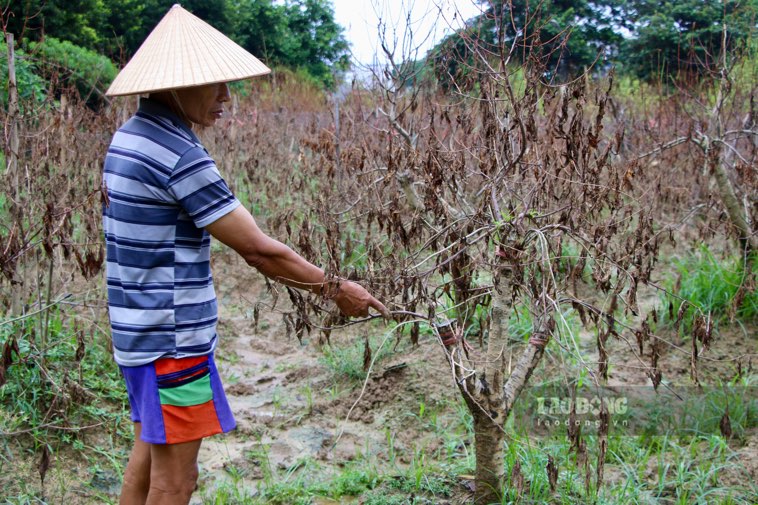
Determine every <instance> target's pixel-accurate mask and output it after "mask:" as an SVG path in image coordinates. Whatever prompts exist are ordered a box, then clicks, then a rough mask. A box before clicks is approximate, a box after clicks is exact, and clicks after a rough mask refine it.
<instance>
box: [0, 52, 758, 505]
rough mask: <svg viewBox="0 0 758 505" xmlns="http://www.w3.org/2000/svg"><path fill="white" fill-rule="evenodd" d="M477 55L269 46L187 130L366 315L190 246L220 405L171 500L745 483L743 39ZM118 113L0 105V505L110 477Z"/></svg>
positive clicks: (655, 499)
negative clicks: (376, 64) (226, 428)
mask: <svg viewBox="0 0 758 505" xmlns="http://www.w3.org/2000/svg"><path fill="white" fill-rule="evenodd" d="M479 56H481V58H479V59H477V58H475V59H474V60H472V63H471V68H470V69H469V72H467V73H466V74H465V75H460V76H455V77H456V79H455V86H454V87H452V88H449V89H447V90H444V91H443V90H442V89H441V88H440V87H437V86H435V85H434V84H430V83H429V82H428V81H424V80H421V79H416V78H415V77H416V75H415V74H414V72H417V69H414V68H405V67H403V66H402V65H400V64H398V65H396V66H395V67H394V69H393V70H392V71H390V72H387V73H386V74H383V75H377V76H376V79H374V80H371V81H370V82H365V83H362V84H361V83H354V84H353V85H352V86H346V87H344V88H343V90H342V92H340V93H332V94H330V93H325V92H323V91H319V90H316V89H314V88H313V87H311V86H310V85H308V84H304V83H302V82H300V81H299V80H298V79H297V78H296V77H295V76H294V75H292V74H290V73H287V72H284V71H279V72H275V73H274V74H273V75H272V76H270V77H266V78H261V79H259V80H257V81H255V82H253V83H248V84H246V85H244V86H240V87H239V88H238V89H237V90H236V94H235V96H234V99H233V102H232V103H231V104H230V107H229V109H230V110H229V113H228V114H227V115H226V116H225V117H224V118H223V119H222V120H221V121H220V122H219V125H217V127H216V128H214V129H213V130H206V131H202V132H201V133H200V136H201V139H202V140H203V142H204V143H205V146H206V147H207V149H208V150H209V152H210V153H211V155H212V156H213V157H214V159H215V160H216V162H217V164H218V166H219V167H220V170H221V173H222V175H223V176H224V178H225V179H226V181H227V182H228V184H229V186H230V187H231V188H232V190H233V191H234V192H235V194H236V195H237V197H238V198H239V199H240V200H241V201H242V202H243V204H244V205H246V206H247V207H248V208H249V209H250V210H251V211H252V213H253V215H254V216H256V219H257V220H258V221H259V222H260V224H261V226H262V227H263V228H264V229H265V230H266V231H267V232H268V233H269V234H271V235H272V236H274V237H276V238H278V239H279V240H282V241H284V242H286V243H287V244H288V245H290V246H291V247H293V248H294V249H295V250H297V251H298V252H300V253H301V254H302V255H304V256H305V257H306V258H307V259H308V260H310V261H312V262H313V263H315V264H317V265H321V266H322V267H324V268H325V269H326V270H327V272H328V273H329V275H333V276H338V277H344V278H349V279H354V280H356V281H358V282H360V283H362V284H364V285H365V286H366V287H368V288H369V289H370V290H371V291H372V292H373V293H375V294H376V296H377V298H379V299H380V300H382V301H383V302H384V303H385V304H386V305H387V306H388V308H389V309H390V310H391V311H392V315H393V318H392V320H391V321H383V320H382V319H381V318H379V317H375V316H369V317H368V318H365V319H350V320H348V319H344V318H341V317H340V316H339V315H338V313H337V311H336V310H335V308H334V307H332V306H330V304H329V303H328V302H325V301H323V300H321V299H317V298H315V297H310V296H306V295H305V294H304V293H301V292H298V291H296V290H292V289H289V288H286V287H285V286H282V285H277V284H275V283H270V282H268V281H266V280H265V279H264V278H263V277H262V276H261V275H260V274H258V273H257V272H255V271H254V270H252V269H250V268H249V267H248V266H247V265H246V264H244V262H243V261H242V260H240V259H238V258H236V257H235V256H234V254H233V252H232V251H229V250H227V249H225V248H224V247H222V246H221V245H220V244H214V246H213V258H214V259H213V268H214V277H215V282H216V285H217V291H218V296H219V302H220V305H221V310H222V312H221V317H220V320H221V321H220V326H219V334H220V337H221V344H220V349H219V351H218V355H219V362H220V367H221V369H222V371H223V372H224V374H225V377H226V382H227V384H226V385H227V389H228V391H227V393H228V394H229V396H230V398H231V399H232V406H233V408H234V409H235V415H236V416H237V417H238V423H239V429H238V430H237V431H236V432H234V433H233V434H230V435H228V436H226V437H217V438H216V439H212V440H209V441H207V443H205V444H204V447H203V450H202V453H201V478H200V487H199V489H198V490H197V492H196V493H195V497H194V498H193V503H208V504H237V503H244V504H248V503H249V504H258V503H272V504H296V503H297V504H301V503H302V504H306V503H315V504H327V503H356V504H357V503H361V504H366V505H368V504H372V505H389V504H443V503H450V504H453V503H456V504H457V503H598V504H600V503H607V504H626V503H646V504H647V503H650V504H657V503H661V504H689V503H692V504H701V503H703V504H705V503H708V504H710V503H719V504H745V505H748V504H753V503H756V501H758V487H756V482H758V464H756V461H758V420H757V419H758V395H757V394H756V389H755V388H756V380H757V378H758V375H757V374H756V371H755V370H754V367H755V366H756V363H757V362H758V360H757V358H758V334H757V333H756V328H758V295H757V294H756V291H755V285H756V271H757V269H758V266H757V265H756V261H755V258H756V256H755V255H756V247H757V244H758V242H757V241H758V238H757V237H756V225H755V223H756V219H758V181H757V177H758V171H757V169H756V167H757V166H758V164H757V160H758V117H757V114H758V111H757V110H756V108H757V107H758V104H756V100H758V95H756V93H757V92H758V91H757V90H758V88H757V87H756V82H757V80H756V67H755V61H754V60H751V59H748V60H746V61H738V62H734V63H727V61H726V58H724V62H723V65H721V66H720V71H719V72H718V73H714V74H713V75H711V76H710V77H709V78H708V79H698V80H693V82H687V81H686V80H684V81H682V82H680V83H679V84H678V85H677V86H673V85H668V84H665V85H664V84H661V85H657V86H656V85H651V84H644V83H640V82H639V81H635V80H632V79H629V78H626V77H624V78H620V77H619V78H617V77H616V76H614V72H613V71H609V72H607V73H604V74H603V75H593V74H587V75H584V76H582V77H580V78H578V79H576V80H573V81H570V82H566V83H557V82H552V81H550V80H546V79H545V78H544V75H545V74H544V71H543V70H544V69H541V67H540V66H539V60H538V59H537V57H536V56H535V58H534V59H533V60H528V59H527V60H525V63H524V64H523V65H515V64H511V63H510V62H508V61H506V59H507V58H506V57H507V56H508V55H507V54H504V55H502V56H503V57H502V58H501V59H499V58H497V57H496V56H497V55H489V56H488V57H484V56H483V55H479ZM11 92H12V90H11ZM135 108H136V100H135V99H119V100H115V101H113V102H111V103H109V104H106V105H104V106H102V107H98V108H97V109H96V110H93V109H92V108H91V107H87V106H85V105H84V104H83V103H82V102H81V101H80V100H79V99H78V98H77V97H76V96H75V95H73V94H67V93H65V92H63V93H60V94H57V95H56V94H51V95H50V96H49V98H48V99H47V100H46V101H44V102H41V103H39V102H24V101H23V100H21V101H20V102H19V101H14V100H13V99H12V98H11V99H10V101H9V107H8V110H4V111H2V120H3V123H4V125H5V144H4V147H3V156H4V160H3V167H4V168H3V172H2V178H3V191H2V193H1V194H0V213H2V222H1V223H2V224H1V226H0V270H1V273H2V278H1V279H0V350H2V359H1V360H0V502H2V503H13V504H21V503H64V502H66V503H116V501H117V496H118V489H119V485H120V478H121V472H122V471H123V468H124V465H125V463H126V458H127V451H128V448H129V442H130V440H131V422H130V421H129V414H128V403H127V400H126V394H125V392H124V390H123V386H122V385H121V378H120V375H119V371H118V368H117V367H116V365H115V363H114V362H113V361H112V358H111V357H110V355H111V350H110V335H109V330H108V320H107V305H106V301H105V296H106V290H105V279H104V269H105V264H104V261H105V258H104V243H103V238H102V228H101V206H102V205H104V204H106V202H105V201H104V197H103V192H102V191H101V182H100V181H101V170H102V162H103V158H104V155H105V152H106V149H107V146H108V143H109V142H110V138H111V135H112V133H113V132H114V131H115V130H116V129H117V128H118V126H119V125H120V124H121V123H122V122H123V121H124V120H125V119H126V118H128V117H129V115H130V114H131V112H133V111H134V110H135Z"/></svg>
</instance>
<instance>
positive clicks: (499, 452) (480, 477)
mask: <svg viewBox="0 0 758 505" xmlns="http://www.w3.org/2000/svg"><path fill="white" fill-rule="evenodd" d="M471 415H472V416H473V418H474V446H475V451H476V480H475V484H476V491H475V493H474V503H475V504H476V505H486V504H489V503H500V498H501V494H502V489H503V474H504V473H505V432H504V431H503V424H504V422H502V421H503V420H500V421H501V422H493V420H492V419H490V417H488V416H487V413H485V412H483V411H482V410H481V409H478V408H475V409H472V410H471Z"/></svg>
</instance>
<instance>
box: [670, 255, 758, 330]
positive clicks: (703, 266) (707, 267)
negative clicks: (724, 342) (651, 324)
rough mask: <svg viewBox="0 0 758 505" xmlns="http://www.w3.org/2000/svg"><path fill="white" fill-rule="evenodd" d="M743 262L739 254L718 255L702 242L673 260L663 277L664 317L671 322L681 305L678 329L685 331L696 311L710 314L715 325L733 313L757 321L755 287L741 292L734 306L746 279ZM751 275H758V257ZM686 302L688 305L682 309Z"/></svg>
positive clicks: (676, 315)
mask: <svg viewBox="0 0 758 505" xmlns="http://www.w3.org/2000/svg"><path fill="white" fill-rule="evenodd" d="M744 263H745V262H744V259H743V258H741V257H738V256H727V257H723V258H719V257H717V256H716V255H714V254H713V252H712V251H711V250H710V249H709V248H708V247H707V246H705V245H701V246H700V247H699V248H698V249H697V250H696V251H695V252H694V253H693V254H692V255H690V256H687V257H685V258H683V259H680V260H678V261H675V263H674V267H675V269H676V274H675V276H673V277H671V278H669V279H668V280H667V281H666V283H665V288H666V291H667V292H666V293H664V294H663V296H662V306H663V308H662V309H661V310H662V319H663V321H664V322H666V323H669V324H673V323H674V322H675V321H676V319H677V317H678V315H679V311H680V309H681V310H682V311H683V312H682V316H683V317H682V325H681V331H682V332H684V334H685V335H686V334H687V333H689V332H690V331H692V327H693V323H694V320H695V318H696V317H697V316H698V315H703V316H705V317H707V316H708V315H709V314H710V317H711V320H712V321H713V323H714V324H715V325H718V324H719V323H723V322H725V321H727V320H729V319H730V317H731V316H732V315H733V316H734V317H735V318H736V319H737V320H738V321H741V322H750V323H755V322H757V321H758V293H756V292H755V290H748V291H747V292H745V293H743V294H744V298H743V299H742V302H741V303H739V305H738V306H735V304H736V302H737V300H736V296H737V294H738V290H739V288H740V286H741V285H742V284H743V282H744V280H745V270H744ZM752 275H753V276H755V275H758V259H755V260H754V261H753V272H752ZM685 302H686V304H687V305H686V306H685V307H684V309H682V308H681V307H682V304H683V303H685Z"/></svg>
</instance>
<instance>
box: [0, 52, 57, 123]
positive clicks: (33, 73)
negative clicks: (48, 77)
mask: <svg viewBox="0 0 758 505" xmlns="http://www.w3.org/2000/svg"><path fill="white" fill-rule="evenodd" d="M14 61H15V67H16V84H17V86H18V96H19V107H21V108H22V109H23V107H25V106H27V107H28V106H29V105H30V104H31V105H32V106H33V105H36V104H39V103H41V102H42V101H44V100H45V96H46V88H47V83H46V82H45V80H44V79H42V78H41V77H40V76H39V75H37V70H36V68H35V66H34V63H32V61H31V60H30V59H29V57H28V55H27V54H26V53H25V52H24V51H22V50H17V51H16V52H15V57H14ZM0 80H2V88H0V101H2V105H3V108H6V109H7V107H8V45H7V44H6V43H5V40H0Z"/></svg>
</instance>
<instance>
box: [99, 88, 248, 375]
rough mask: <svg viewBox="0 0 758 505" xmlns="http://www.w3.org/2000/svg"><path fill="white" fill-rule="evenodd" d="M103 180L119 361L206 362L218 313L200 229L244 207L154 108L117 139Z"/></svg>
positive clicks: (175, 121)
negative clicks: (202, 359) (172, 359)
mask: <svg viewBox="0 0 758 505" xmlns="http://www.w3.org/2000/svg"><path fill="white" fill-rule="evenodd" d="M103 172H104V173H103V182H104V184H105V185H106V187H107V192H108V200H109V201H108V202H107V203H106V204H104V205H103V228H104V231H105V241H106V245H107V268H106V276H107V282H108V312H109V315H110V322H111V331H112V336H113V348H114V354H115V358H116V362H117V363H118V364H119V365H122V366H138V365H143V364H146V363H150V362H152V361H154V360H156V359H158V358H161V357H176V358H183V357H187V356H198V355H203V354H208V353H210V352H211V351H213V349H214V347H215V345H216V340H217V338H216V320H217V306H216V294H215V291H214V289H213V278H212V277H211V269H210V242H211V241H210V235H209V234H208V232H206V231H205V229H204V227H205V226H207V225H209V224H211V223H213V222H214V221H216V220H217V219H219V218H221V217H222V216H224V215H226V214H228V213H229V212H231V211H233V210H234V209H235V208H237V206H239V205H240V202H239V201H238V200H237V199H236V198H235V197H234V195H233V194H232V192H231V191H230V190H229V187H228V186H227V185H226V183H225V182H224V180H223V179H222V178H221V175H220V174H219V172H218V169H217V168H216V164H215V162H214V161H213V160H212V159H211V157H210V156H209V155H208V152H207V151H206V150H205V148H204V147H203V146H202V144H201V143H200V141H199V140H198V138H197V137H196V136H195V134H194V133H193V132H192V130H190V129H189V128H188V127H187V126H186V125H185V124H184V123H183V122H182V121H181V120H180V119H179V118H178V117H177V116H176V115H175V114H173V113H172V112H171V111H170V110H169V109H168V108H167V107H165V106H164V105H162V104H160V103H158V102H156V101H152V100H149V99H142V100H140V105H139V110H138V111H137V113H136V114H135V115H134V116H133V117H132V118H131V119H129V121H127V122H126V123H125V124H124V125H123V126H122V127H121V128H119V130H118V131H117V132H116V134H115V135H114V137H113V141H112V142H111V145H110V147H109V148H108V154H107V155H106V157H105V166H104V170H103Z"/></svg>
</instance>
